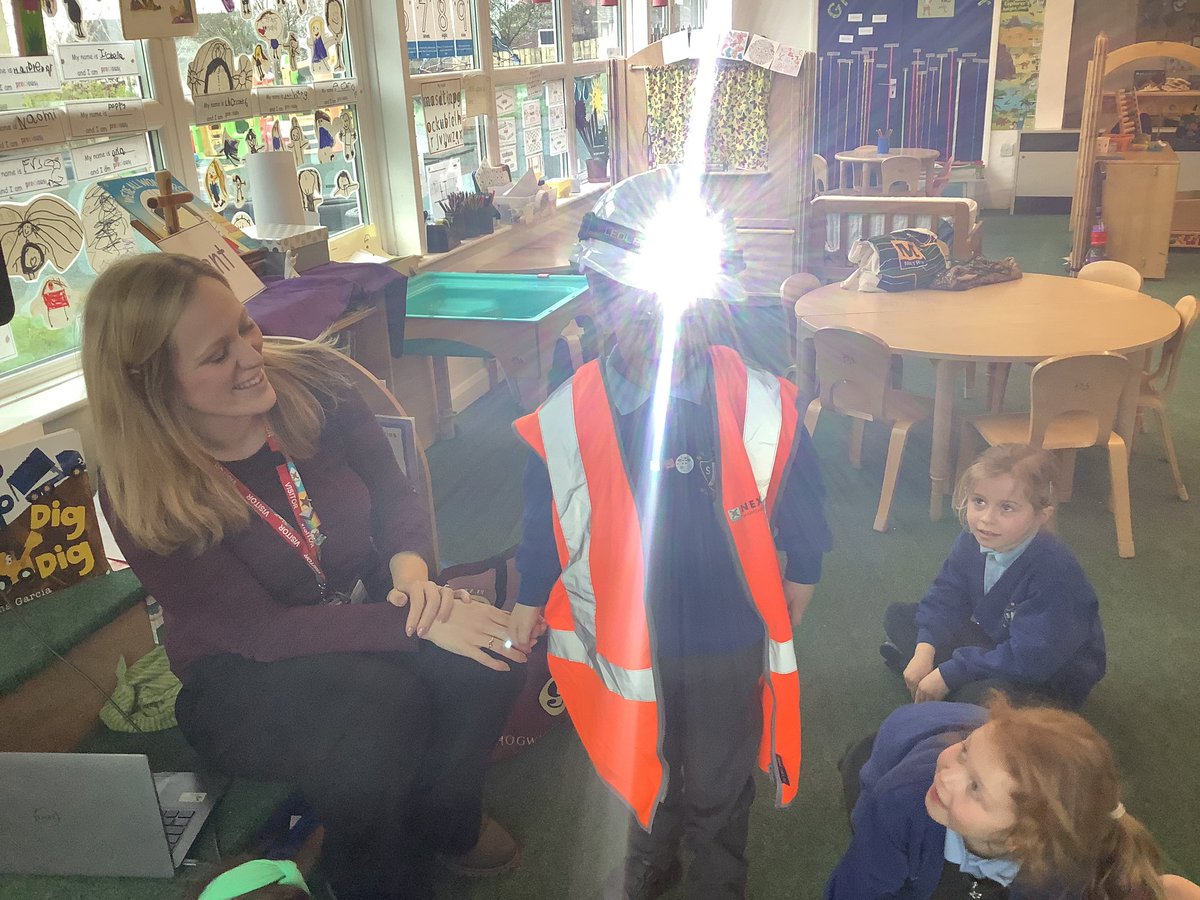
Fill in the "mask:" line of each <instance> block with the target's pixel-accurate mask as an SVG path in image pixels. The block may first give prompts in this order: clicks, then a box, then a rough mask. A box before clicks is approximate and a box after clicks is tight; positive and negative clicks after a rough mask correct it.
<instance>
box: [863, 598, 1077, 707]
mask: <svg viewBox="0 0 1200 900" xmlns="http://www.w3.org/2000/svg"><path fill="white" fill-rule="evenodd" d="M917 606H918V604H916V603H893V604H892V605H891V606H889V607H888V608H887V612H885V613H884V614H883V630H884V631H885V632H886V633H887V636H888V640H889V641H891V642H892V643H893V644H895V645H896V647H897V648H899V650H900V652H901V653H902V654H903V655H904V658H905V659H912V657H913V654H914V653H916V652H917ZM995 646H996V642H995V641H993V640H992V639H991V638H990V637H988V634H987V632H986V631H984V630H983V629H982V628H980V627H979V625H977V624H976V623H975V622H968V623H967V625H966V626H965V627H964V628H963V629H962V630H961V631H960V632H959V633H958V634H956V635H954V637H953V638H952V640H951V642H950V644H948V645H947V646H945V647H938V648H936V650H935V652H934V656H933V664H934V665H935V666H940V665H941V664H942V663H944V662H945V661H946V660H948V659H949V658H950V657H951V656H953V655H954V651H955V650H957V649H958V648H959V647H986V648H987V649H989V650H990V649H991V648H993V647H995ZM993 691H999V692H1000V693H1002V694H1006V695H1007V696H1008V698H1009V699H1010V700H1011V701H1012V702H1013V703H1014V704H1017V705H1021V704H1026V705H1053V706H1064V705H1065V698H1064V697H1063V696H1062V694H1060V693H1059V692H1058V691H1056V690H1055V689H1054V688H1053V687H1052V686H1050V685H1046V684H1033V683H1030V682H1027V681H1017V680H1015V679H1012V678H981V679H979V680H978V681H969V682H967V683H966V684H963V685H959V687H957V688H955V689H954V690H952V691H951V692H950V693H949V694H947V695H946V699H947V700H950V701H952V702H955V703H974V704H975V705H976V706H985V705H987V701H988V697H989V696H991V694H992V692H993Z"/></svg>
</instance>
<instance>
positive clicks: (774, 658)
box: [767, 639, 796, 675]
mask: <svg viewBox="0 0 1200 900" xmlns="http://www.w3.org/2000/svg"><path fill="white" fill-rule="evenodd" d="M767 652H768V653H769V654H770V659H769V661H770V665H771V672H772V674H774V675H791V674H792V673H793V672H795V671H796V645H795V644H793V643H792V642H791V641H772V640H769V639H768V640H767Z"/></svg>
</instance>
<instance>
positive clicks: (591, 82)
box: [570, 72, 611, 181]
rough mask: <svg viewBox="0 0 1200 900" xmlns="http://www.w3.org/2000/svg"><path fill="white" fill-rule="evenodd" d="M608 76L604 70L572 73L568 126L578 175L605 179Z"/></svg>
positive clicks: (607, 153)
mask: <svg viewBox="0 0 1200 900" xmlns="http://www.w3.org/2000/svg"><path fill="white" fill-rule="evenodd" d="M610 96H611V95H610V92H609V78H608V73H607V72H597V73H595V74H594V75H577V76H576V77H575V95H574V103H573V108H572V110H571V113H570V114H571V130H572V131H573V132H574V135H575V138H574V139H575V158H576V160H577V171H576V174H577V175H585V174H587V175H589V180H592V181H603V180H607V177H608V176H607V173H608V163H609V156H610V152H609V150H610V147H609V137H610V134H609V122H610V121H611V119H610V117H609V106H608V104H609V99H610Z"/></svg>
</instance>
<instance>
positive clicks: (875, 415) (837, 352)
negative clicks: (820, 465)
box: [804, 328, 933, 531]
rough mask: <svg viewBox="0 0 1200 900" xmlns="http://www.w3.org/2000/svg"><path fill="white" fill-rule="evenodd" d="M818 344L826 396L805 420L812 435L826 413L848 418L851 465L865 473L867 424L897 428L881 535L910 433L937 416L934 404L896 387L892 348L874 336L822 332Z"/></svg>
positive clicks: (879, 520) (879, 521)
mask: <svg viewBox="0 0 1200 900" xmlns="http://www.w3.org/2000/svg"><path fill="white" fill-rule="evenodd" d="M813 344H814V347H815V350H816V358H817V381H818V382H819V383H820V389H821V393H820V396H819V397H817V398H816V399H815V400H813V401H812V403H810V404H809V405H808V411H807V412H806V413H805V415H804V426H805V427H806V428H807V429H808V431H809V433H810V434H811V433H812V432H813V430H814V429H815V428H816V427H817V419H818V418H819V417H820V415H821V411H822V410H826V409H827V410H829V411H830V412H835V413H839V414H841V415H843V416H849V417H850V419H851V431H850V464H851V465H852V466H854V468H856V469H860V468H862V443H863V433H864V431H865V430H866V423H867V422H876V421H881V422H891V423H892V438H891V441H890V442H889V444H888V455H887V462H886V463H885V464H884V471H883V489H882V491H881V492H880V495H879V508H878V509H877V510H876V512H875V525H874V528H875V530H876V531H887V527H888V515H889V513H890V512H891V509H892V496H893V495H894V494H895V492H896V478H897V476H898V475H899V474H900V460H901V459H902V458H903V456H904V445H905V443H906V442H907V441H908V432H909V430H910V429H911V428H912V427H913V425H915V424H916V423H918V422H921V421H924V420H925V419H928V418H930V417H931V416H932V415H933V401H932V400H929V399H927V398H925V397H917V396H914V395H913V394H909V393H908V392H906V391H901V390H897V389H896V388H893V387H891V384H890V381H891V362H892V348H891V347H889V346H888V345H887V344H885V343H884V342H883V341H881V340H880V339H879V338H877V337H876V336H875V335H873V334H867V333H866V332H864V331H856V330H854V329H852V328H822V329H819V330H818V331H817V333H816V334H814V335H813Z"/></svg>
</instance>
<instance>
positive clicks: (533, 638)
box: [511, 603, 546, 653]
mask: <svg viewBox="0 0 1200 900" xmlns="http://www.w3.org/2000/svg"><path fill="white" fill-rule="evenodd" d="M511 627H512V636H513V644H515V645H516V646H518V647H520V648H521V649H522V650H524V651H525V652H526V653H530V652H532V650H533V645H534V644H535V643H537V639H538V638H540V637H541V636H542V635H543V634H545V633H546V620H545V619H543V618H542V607H540V606H525V605H524V604H521V603H518V604H517V605H516V606H514V607H513V610H512V625H511Z"/></svg>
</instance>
